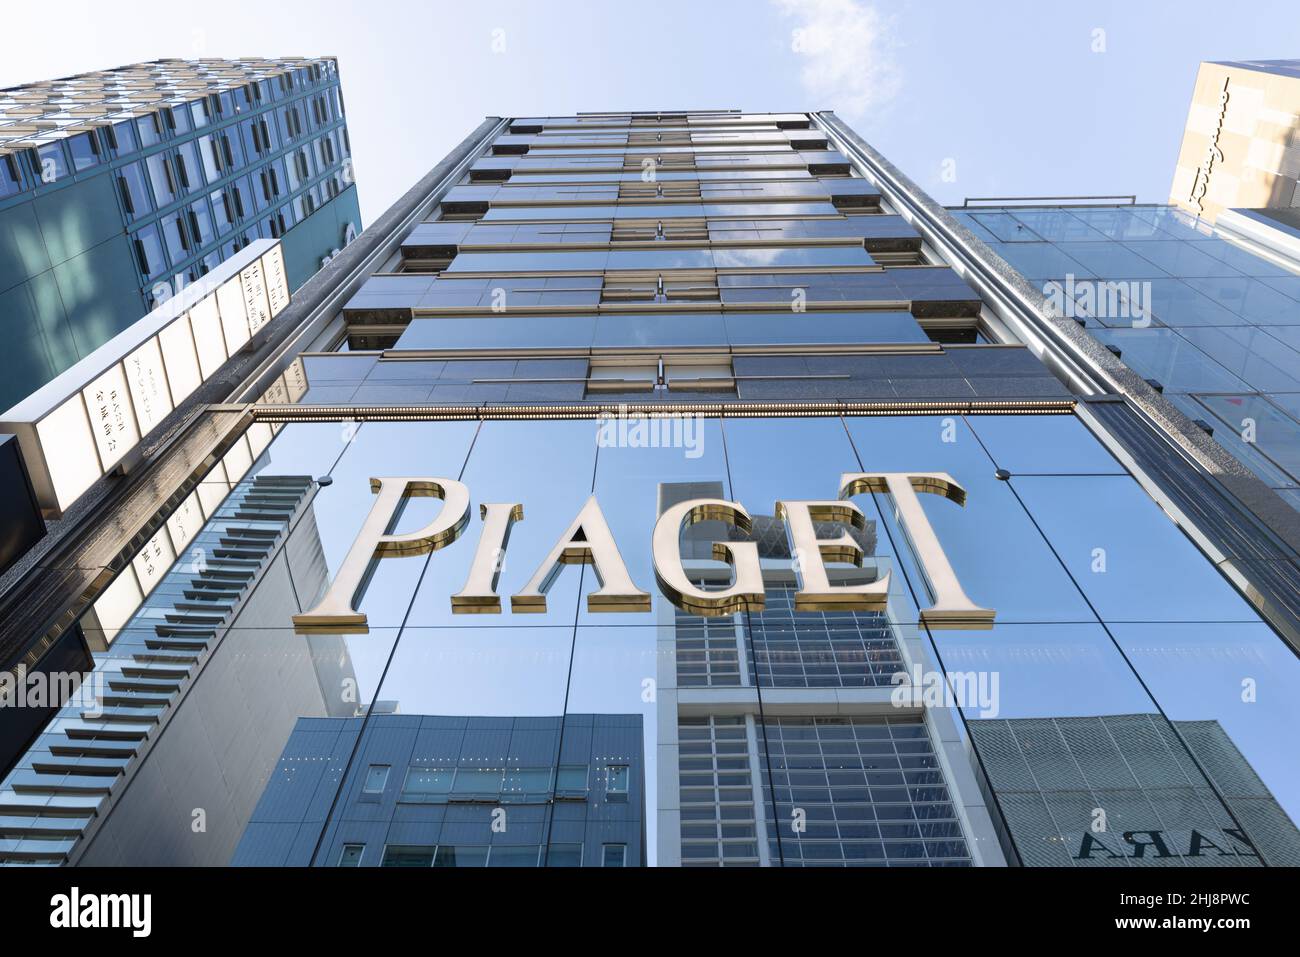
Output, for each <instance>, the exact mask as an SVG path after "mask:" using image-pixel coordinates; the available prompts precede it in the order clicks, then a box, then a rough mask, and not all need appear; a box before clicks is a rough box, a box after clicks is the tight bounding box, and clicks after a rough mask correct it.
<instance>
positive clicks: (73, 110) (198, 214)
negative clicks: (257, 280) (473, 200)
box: [0, 58, 361, 408]
mask: <svg viewBox="0 0 1300 957" xmlns="http://www.w3.org/2000/svg"><path fill="white" fill-rule="evenodd" d="M350 157H351V148H350V145H349V143H348V133H347V126H346V121H345V118H344V113H343V97H342V93H341V90H340V86H339V73H338V65H337V63H336V61H335V60H333V59H332V58H317V59H303V58H285V59H270V60H262V59H247V60H194V61H190V60H159V61H155V62H152V63H139V64H134V65H131V66H125V67H120V68H118V69H114V70H104V71H100V72H95V73H86V74H80V75H77V76H71V77H64V78H61V79H57V80H49V81H44V82H40V83H32V84H28V85H25V86H20V87H12V88H9V89H6V90H0V314H2V315H3V317H4V320H3V321H4V330H5V338H6V342H8V343H9V347H8V348H7V349H6V350H5V351H4V356H3V358H2V359H0V407H4V408H8V407H9V406H11V405H13V404H14V403H16V402H18V401H19V400H20V399H22V398H23V397H24V396H26V395H27V394H29V393H31V392H34V391H35V390H36V389H38V388H39V387H40V386H42V385H43V384H45V383H46V382H48V381H50V380H51V379H53V378H54V377H55V376H56V375H58V374H59V373H60V372H62V371H64V370H65V369H67V368H68V367H69V366H71V365H73V364H74V363H75V362H76V361H77V360H78V359H81V358H84V357H85V356H87V355H89V354H90V353H91V352H93V351H94V350H95V349H97V348H98V347H99V346H101V345H103V344H104V343H105V342H107V341H108V340H109V339H111V338H112V337H113V336H114V335H116V334H117V333H120V332H121V331H122V330H124V329H125V328H127V327H128V326H130V325H131V324H132V323H134V322H136V321H137V320H138V319H139V318H140V317H141V316H143V315H145V314H146V313H148V312H149V311H150V310H152V309H153V308H154V307H155V306H157V305H158V304H159V303H160V302H161V301H163V300H165V299H168V298H171V297H172V296H174V295H176V294H177V293H178V292H179V291H180V289H181V288H182V287H183V286H184V285H186V284H189V283H194V282H197V281H199V279H200V278H201V277H202V276H204V275H206V274H207V273H209V272H210V271H211V270H212V269H214V268H215V267H216V265H217V264H219V263H221V262H223V261H225V260H227V259H229V258H230V257H231V256H233V255H234V254H235V253H237V252H238V251H239V250H240V249H242V248H244V247H246V246H247V245H248V244H249V243H250V242H252V241H255V240H257V239H259V238H263V239H272V238H278V239H281V240H282V245H283V249H284V256H285V268H286V270H287V273H288V278H289V282H290V286H291V288H296V287H297V286H299V285H301V284H302V283H303V282H304V281H305V280H306V279H307V278H308V277H309V276H311V275H312V273H314V272H315V271H316V270H317V269H318V268H320V265H321V260H322V259H324V258H327V257H329V256H330V255H332V254H333V253H334V252H335V251H337V250H338V249H339V248H340V247H341V246H343V245H344V244H345V243H346V242H347V241H348V239H349V238H350V237H351V236H353V235H355V234H356V232H358V231H359V230H360V228H361V219H360V209H359V207H358V205H357V195H356V186H355V185H354V183H353V176H352V165H351V159H350Z"/></svg>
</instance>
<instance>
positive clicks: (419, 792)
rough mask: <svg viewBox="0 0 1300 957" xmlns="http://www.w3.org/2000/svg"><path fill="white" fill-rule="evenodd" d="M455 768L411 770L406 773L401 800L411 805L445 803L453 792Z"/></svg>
mask: <svg viewBox="0 0 1300 957" xmlns="http://www.w3.org/2000/svg"><path fill="white" fill-rule="evenodd" d="M455 773H456V771H455V769H454V768H411V769H410V770H409V771H407V772H406V783H405V784H403V785H402V796H401V800H403V801H407V802H411V803H417V802H420V803H427V802H431V801H445V800H447V795H448V794H449V793H450V792H451V780H452V777H453V776H454V775H455Z"/></svg>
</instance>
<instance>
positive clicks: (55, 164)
mask: <svg viewBox="0 0 1300 957" xmlns="http://www.w3.org/2000/svg"><path fill="white" fill-rule="evenodd" d="M36 166H37V172H38V173H39V174H40V178H41V182H42V183H53V182H55V181H56V180H60V179H62V178H63V177H64V176H66V175H68V161H67V159H66V158H65V157H64V155H63V144H62V143H48V144H46V145H45V146H42V147H41V148H40V150H39V151H38V158H37V160H36Z"/></svg>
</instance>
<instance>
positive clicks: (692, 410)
mask: <svg viewBox="0 0 1300 957" xmlns="http://www.w3.org/2000/svg"><path fill="white" fill-rule="evenodd" d="M1075 404H1076V403H1075V400H1074V399H1017V400H1011V401H999V400H978V399H973V400H967V401H947V400H939V401H931V402H925V401H916V402H902V401H890V400H881V401H867V402H682V403H657V402H626V403H623V402H620V403H584V404H576V403H571V404H564V405H446V406H434V405H401V406H376V405H316V406H303V405H252V406H249V407H248V411H249V412H250V414H251V415H252V416H253V419H254V421H257V422H348V421H355V422H407V421H411V422H436V421H478V420H484V421H490V420H498V419H510V420H518V419H598V418H600V417H602V416H614V415H619V414H620V413H622V414H635V415H646V416H672V415H702V416H705V417H708V418H733V417H734V418H763V417H767V418H800V417H805V416H837V415H848V416H871V415H967V414H971V415H978V414H985V415H1072V414H1074V409H1075Z"/></svg>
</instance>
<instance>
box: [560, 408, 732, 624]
mask: <svg viewBox="0 0 1300 957" xmlns="http://www.w3.org/2000/svg"><path fill="white" fill-rule="evenodd" d="M597 443H598V445H599V450H598V452H597V457H596V482H595V495H596V499H597V501H599V502H600V507H601V510H602V512H603V513H604V516H605V520H606V522H607V523H608V525H609V529H610V532H611V533H612V535H613V536H614V541H615V542H616V543H617V545H618V549H619V552H620V554H621V555H622V558H623V562H624V564H625V565H626V567H627V571H628V574H629V576H630V577H631V579H632V582H633V583H634V584H635V585H636V587H637V588H639V589H640V590H641V591H644V592H648V593H649V594H650V595H651V602H652V605H653V606H654V607H655V608H656V609H657V608H658V607H660V606H665V607H664V610H665V613H666V611H667V607H670V606H668V603H667V601H666V600H665V599H664V598H663V597H662V595H661V594H660V593H659V588H658V586H657V585H656V583H655V573H654V561H653V549H652V548H651V536H652V534H653V533H654V525H655V521H656V519H657V518H658V516H659V515H660V513H661V512H662V511H663V510H664V509H665V508H667V507H669V506H670V505H674V504H676V503H678V502H680V501H684V500H686V499H689V498H722V499H728V500H730V497H731V486H730V482H729V480H728V476H727V463H726V454H725V451H724V448H723V439H722V427H721V423H720V421H719V420H718V419H715V418H705V417H704V416H703V415H694V414H689V413H688V414H685V415H670V416H664V417H662V418H660V417H646V416H640V415H635V414H633V415H630V416H627V417H623V418H618V417H613V418H608V419H604V420H602V421H601V422H600V431H599V432H598V435H597ZM717 524H718V525H719V526H721V524H722V523H717ZM701 527H703V526H701ZM719 534H721V529H719ZM709 554H710V555H711V554H712V548H711V546H710V548H709ZM702 564H704V565H706V566H707V567H708V568H710V569H712V570H713V571H714V572H715V573H722V574H726V572H727V566H726V565H725V564H723V563H721V562H716V561H713V560H712V559H711V558H710V559H709V560H707V561H703V562H702ZM566 574H569V573H568V572H566ZM728 581H729V579H727V578H724V579H723V580H722V584H724V585H725V584H726V583H727V582H728ZM599 588H600V582H599V581H598V579H597V578H596V576H595V575H594V574H587V575H584V576H583V581H582V595H583V598H582V602H581V604H580V605H579V609H578V621H579V622H580V623H581V624H590V625H604V626H606V627H609V626H611V625H614V626H617V625H621V624H624V623H626V624H645V623H646V622H647V619H648V620H649V621H655V620H658V619H657V618H651V617H650V616H652V615H655V616H657V615H658V614H659V612H658V611H651V612H644V613H640V612H631V613H623V614H619V615H610V614H606V613H597V614H593V613H592V612H591V611H590V609H589V607H588V605H587V597H586V596H587V595H589V594H590V593H592V592H594V591H596V590H597V589H599Z"/></svg>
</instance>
